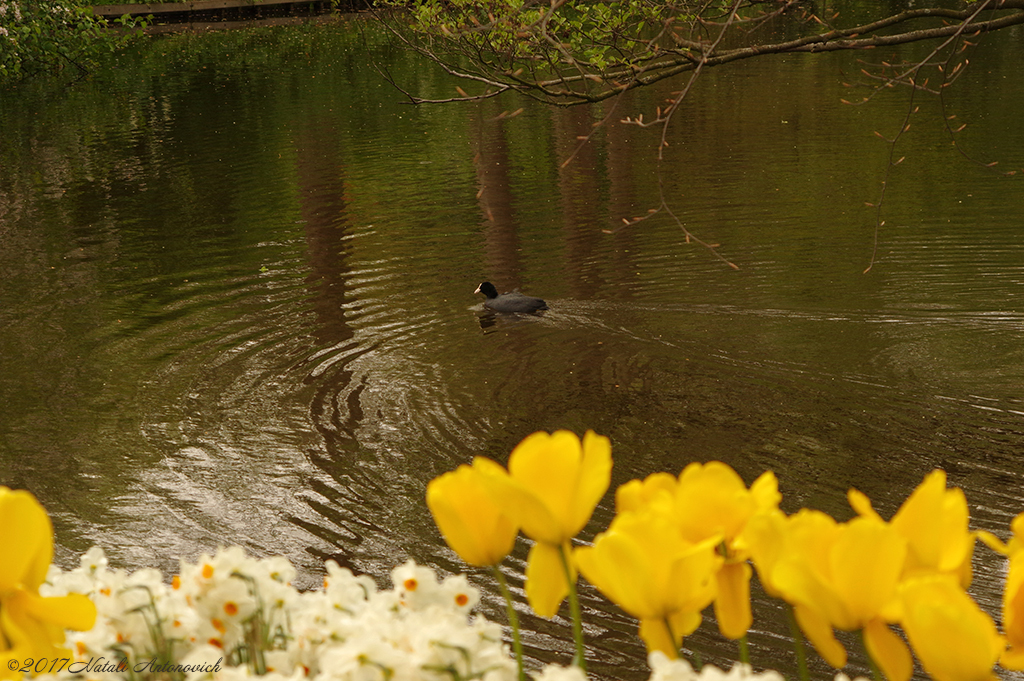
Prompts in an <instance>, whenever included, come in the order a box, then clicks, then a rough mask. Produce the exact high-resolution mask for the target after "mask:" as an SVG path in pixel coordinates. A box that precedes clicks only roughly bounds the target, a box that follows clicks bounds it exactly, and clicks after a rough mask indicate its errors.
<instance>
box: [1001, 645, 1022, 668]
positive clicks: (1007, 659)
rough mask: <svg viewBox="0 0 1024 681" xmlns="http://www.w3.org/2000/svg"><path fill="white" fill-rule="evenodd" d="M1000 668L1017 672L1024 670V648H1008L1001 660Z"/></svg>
mask: <svg viewBox="0 0 1024 681" xmlns="http://www.w3.org/2000/svg"><path fill="white" fill-rule="evenodd" d="M999 666H1000V667H1003V668H1004V669H1009V670H1011V671H1015V672H1019V671H1022V670H1024V648H1015V647H1013V646H1010V647H1009V648H1007V649H1006V652H1004V653H1003V654H1002V656H1001V657H1000V658H999Z"/></svg>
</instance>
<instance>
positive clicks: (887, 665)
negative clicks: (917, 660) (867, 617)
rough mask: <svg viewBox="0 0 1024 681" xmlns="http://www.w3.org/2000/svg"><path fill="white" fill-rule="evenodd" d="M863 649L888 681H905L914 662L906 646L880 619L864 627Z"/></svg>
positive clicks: (911, 670)
mask: <svg viewBox="0 0 1024 681" xmlns="http://www.w3.org/2000/svg"><path fill="white" fill-rule="evenodd" d="M864 647H865V648H866V649H867V651H868V655H870V656H871V659H872V660H874V661H875V664H877V665H878V667H879V669H881V670H882V673H883V674H885V678H887V679H889V681H907V680H908V679H909V678H910V675H911V673H913V671H914V661H913V658H911V656H910V650H909V649H908V648H907V644H906V643H904V642H903V639H901V638H900V637H899V636H897V635H896V634H895V633H894V632H893V630H892V629H890V628H889V627H888V625H886V623H885V622H883V621H882V620H881V619H876V620H872V621H871V622H869V623H868V624H867V626H865V627H864Z"/></svg>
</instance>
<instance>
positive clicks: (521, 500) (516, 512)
mask: <svg viewBox="0 0 1024 681" xmlns="http://www.w3.org/2000/svg"><path fill="white" fill-rule="evenodd" d="M478 459H479V461H480V465H479V466H478ZM478 459H474V460H473V466H474V468H477V467H478V468H479V470H480V472H481V473H482V474H483V478H482V480H483V482H484V485H485V486H486V487H487V489H488V491H489V493H490V495H491V496H492V497H493V498H494V500H495V502H496V503H497V505H498V506H499V507H500V508H501V510H502V511H503V512H504V513H505V514H506V515H508V517H509V518H510V519H511V520H512V523H513V524H514V525H517V526H519V527H520V528H522V530H523V533H524V534H525V535H526V536H527V537H529V538H530V539H533V540H534V541H540V542H546V543H548V544H561V543H562V542H563V541H565V540H566V539H567V537H565V536H564V535H565V533H564V531H563V530H562V527H561V524H560V523H559V522H558V520H557V518H556V517H555V516H554V514H553V513H552V512H551V509H549V508H548V506H547V505H546V504H545V503H544V502H543V500H541V498H540V497H538V496H537V495H536V494H534V492H533V491H531V490H530V489H529V488H527V487H526V486H525V485H523V484H522V483H521V482H520V481H518V480H516V479H514V478H513V477H512V476H511V475H509V473H508V471H506V470H505V469H504V468H502V467H501V466H500V465H498V464H497V463H494V462H493V461H490V460H489V459H482V458H479V457H478ZM484 462H489V463H484Z"/></svg>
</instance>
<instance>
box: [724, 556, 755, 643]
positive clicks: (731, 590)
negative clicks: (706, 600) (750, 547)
mask: <svg viewBox="0 0 1024 681" xmlns="http://www.w3.org/2000/svg"><path fill="white" fill-rule="evenodd" d="M751 572H752V570H751V568H750V565H749V564H748V563H746V562H743V563H726V564H725V565H723V566H722V567H721V568H720V569H719V571H718V573H717V574H716V575H715V578H716V581H717V583H718V595H717V596H715V618H716V619H717V620H718V630H719V631H721V632H722V636H725V637H726V638H728V639H732V640H736V639H739V638H742V637H743V636H744V635H745V634H746V633H747V630H749V629H750V625H751V624H753V622H754V619H753V616H752V615H751V612H750V575H751Z"/></svg>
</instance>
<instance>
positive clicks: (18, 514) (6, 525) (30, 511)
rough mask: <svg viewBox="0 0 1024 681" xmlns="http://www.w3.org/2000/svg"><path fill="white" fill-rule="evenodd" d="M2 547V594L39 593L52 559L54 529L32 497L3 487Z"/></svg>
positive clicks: (0, 510)
mask: <svg viewBox="0 0 1024 681" xmlns="http://www.w3.org/2000/svg"><path fill="white" fill-rule="evenodd" d="M0 546H3V551H4V559H3V560H0V593H2V592H4V591H8V590H10V589H13V588H15V587H21V588H25V589H32V590H35V589H38V588H39V585H40V584H42V583H43V580H44V579H46V571H47V570H48V569H49V567H50V562H51V560H52V558H53V526H52V525H51V524H50V518H49V516H47V515H46V511H45V510H44V509H43V507H42V505H40V503H39V502H38V501H37V500H36V498H35V497H34V496H32V494H31V493H29V492H26V491H25V490H11V489H8V488H7V487H0Z"/></svg>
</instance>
